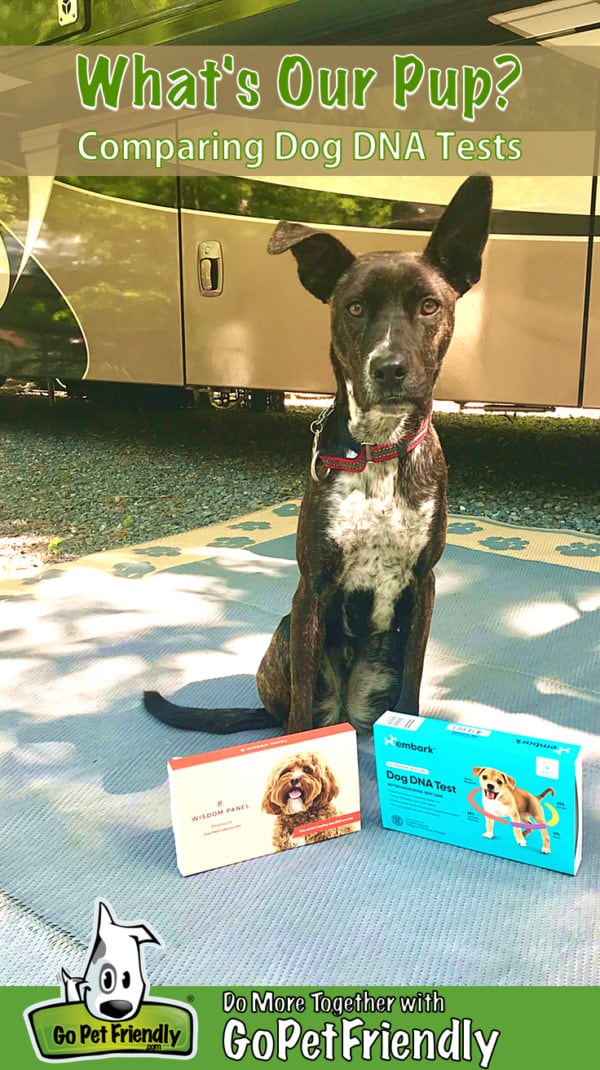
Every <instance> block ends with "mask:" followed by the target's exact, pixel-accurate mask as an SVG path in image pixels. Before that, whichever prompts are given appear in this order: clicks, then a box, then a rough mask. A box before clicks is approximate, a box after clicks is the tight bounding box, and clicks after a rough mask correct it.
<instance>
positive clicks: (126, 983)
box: [121, 970, 131, 988]
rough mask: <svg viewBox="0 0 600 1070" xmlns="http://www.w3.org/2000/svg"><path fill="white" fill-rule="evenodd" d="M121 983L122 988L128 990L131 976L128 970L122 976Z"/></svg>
mask: <svg viewBox="0 0 600 1070" xmlns="http://www.w3.org/2000/svg"><path fill="white" fill-rule="evenodd" d="M121 983H122V985H123V988H129V986H130V984H131V974H130V973H129V970H125V973H124V974H123V977H122V979H121Z"/></svg>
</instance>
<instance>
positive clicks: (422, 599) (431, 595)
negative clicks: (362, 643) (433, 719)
mask: <svg viewBox="0 0 600 1070" xmlns="http://www.w3.org/2000/svg"><path fill="white" fill-rule="evenodd" d="M413 596H414V603H413V608H412V615H411V620H410V625H409V629H408V635H407V639H406V645H405V648H404V661H403V666H402V690H401V692H400V701H399V704H398V708H399V709H400V710H401V711H402V713H413V714H415V715H416V714H418V713H419V692H420V690H421V677H422V675H423V662H424V660H425V649H426V647H427V640H428V638H429V628H430V625H431V615H432V613H433V603H434V600H435V577H434V575H433V571H430V572H427V573H426V574H425V576H421V577H419V578H418V579H417V580H416V582H415V586H414V592H413Z"/></svg>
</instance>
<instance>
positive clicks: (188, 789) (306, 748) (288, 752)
mask: <svg viewBox="0 0 600 1070" xmlns="http://www.w3.org/2000/svg"><path fill="white" fill-rule="evenodd" d="M169 786H170V792H171V815H172V820H173V830H174V833H175V847H176V852H177V865H178V867H179V870H180V872H181V873H182V874H183V876H189V875H190V874H192V873H200V872H202V871H204V870H207V869H215V868H217V867H218V866H226V865H229V864H230V863H233V862H241V861H244V860H247V859H249V858H257V857H259V856H261V855H267V854H274V853H276V852H278V851H285V850H289V849H291V848H295V847H301V846H305V845H308V844H314V843H320V842H322V841H324V840H331V839H337V838H338V837H339V836H344V835H346V834H347V833H349V832H357V831H358V830H359V829H360V794H359V783H358V764H357V753H356V732H355V731H354V729H353V728H352V727H351V726H350V725H335V726H333V727H331V728H321V729H317V730H315V731H313V732H301V733H298V734H296V735H294V736H288V737H285V736H284V737H281V738H277V739H269V740H265V741H263V742H259V743H250V744H246V745H243V746H239V747H228V748H225V749H223V750H218V751H210V752H209V753H207V754H196V755H192V756H191V757H187V758H172V759H171V761H170V762H169Z"/></svg>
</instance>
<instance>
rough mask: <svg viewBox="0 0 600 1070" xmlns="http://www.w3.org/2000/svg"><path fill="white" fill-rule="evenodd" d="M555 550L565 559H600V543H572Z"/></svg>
mask: <svg viewBox="0 0 600 1070" xmlns="http://www.w3.org/2000/svg"><path fill="white" fill-rule="evenodd" d="M555 549H556V552H557V554H562V555H563V557H600V542H570V543H568V544H567V545H565V546H557V547H555Z"/></svg>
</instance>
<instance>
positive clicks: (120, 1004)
mask: <svg viewBox="0 0 600 1070" xmlns="http://www.w3.org/2000/svg"><path fill="white" fill-rule="evenodd" d="M99 1009H100V1011H101V1012H102V1014H105V1015H106V1017H107V1018H116V1019H120V1018H125V1016H126V1015H127V1014H131V1012H132V1010H133V1003H128V1002H127V1000H126V999H107V1000H105V1001H104V1003H101V1004H100V1008H99Z"/></svg>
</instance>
